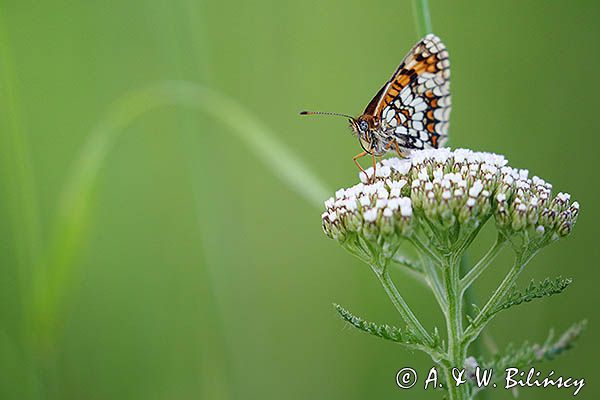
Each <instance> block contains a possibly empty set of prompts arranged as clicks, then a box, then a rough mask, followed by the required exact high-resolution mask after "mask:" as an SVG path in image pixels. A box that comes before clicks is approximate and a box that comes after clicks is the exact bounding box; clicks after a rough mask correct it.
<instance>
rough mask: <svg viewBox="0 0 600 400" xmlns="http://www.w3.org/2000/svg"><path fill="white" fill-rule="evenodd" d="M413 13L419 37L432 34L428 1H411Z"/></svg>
mask: <svg viewBox="0 0 600 400" xmlns="http://www.w3.org/2000/svg"><path fill="white" fill-rule="evenodd" d="M413 12H414V16H415V22H416V24H417V30H418V32H419V35H420V36H421V37H423V36H425V35H427V34H428V33H431V32H432V28H431V17H430V16H429V1H428V0H413Z"/></svg>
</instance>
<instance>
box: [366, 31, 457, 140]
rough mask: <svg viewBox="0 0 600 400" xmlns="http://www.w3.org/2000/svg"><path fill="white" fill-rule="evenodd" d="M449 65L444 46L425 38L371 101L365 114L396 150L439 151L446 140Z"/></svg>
mask: <svg viewBox="0 0 600 400" xmlns="http://www.w3.org/2000/svg"><path fill="white" fill-rule="evenodd" d="M450 108H451V100H450V61H449V60H448V52H447V51H446V46H444V44H443V43H442V42H441V41H440V39H439V38H438V37H437V36H435V35H433V34H429V35H427V36H425V37H424V38H423V39H422V40H421V41H419V42H418V43H417V44H416V45H415V46H414V47H413V48H412V49H411V51H410V52H409V53H408V54H407V55H406V57H405V58H404V60H402V63H400V66H399V67H398V69H397V70H396V71H395V72H394V74H393V75H392V77H391V79H390V80H389V81H388V82H387V83H386V84H385V86H384V87H383V88H382V89H381V90H380V91H379V93H377V95H376V96H375V97H374V98H373V100H371V102H370V103H369V105H368V106H367V108H366V109H365V114H370V115H372V116H374V117H375V118H376V120H378V121H379V125H380V127H381V128H380V130H381V131H382V132H384V133H385V134H386V135H391V136H393V137H394V138H395V139H396V141H397V143H398V144H399V145H400V147H403V148H406V149H423V148H427V147H434V148H437V147H440V146H442V145H443V144H444V142H445V141H446V139H447V137H448V124H449V118H450Z"/></svg>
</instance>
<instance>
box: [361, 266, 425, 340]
mask: <svg viewBox="0 0 600 400" xmlns="http://www.w3.org/2000/svg"><path fill="white" fill-rule="evenodd" d="M371 268H372V269H373V272H375V275H377V278H379V281H380V282H381V284H382V285H383V288H384V289H385V292H386V293H387V295H388V296H389V298H390V300H391V301H392V303H393V304H394V307H396V310H398V313H400V316H401V317H402V319H403V320H404V322H405V323H406V324H407V325H408V327H409V329H410V330H411V331H412V332H413V333H414V334H415V335H416V336H417V337H419V339H420V340H422V341H423V343H427V344H429V345H430V346H431V347H433V345H434V342H433V339H432V338H431V336H430V335H429V333H428V332H427V331H426V330H425V328H424V327H423V325H421V323H420V322H419V320H418V319H417V317H416V316H415V314H414V313H413V312H412V310H411V309H410V307H409V306H408V304H407V303H406V301H405V300H404V298H403V297H402V296H401V295H400V293H399V292H398V289H397V288H396V285H394V282H393V281H392V278H391V277H390V274H389V272H387V269H386V268H381V267H380V266H377V265H371Z"/></svg>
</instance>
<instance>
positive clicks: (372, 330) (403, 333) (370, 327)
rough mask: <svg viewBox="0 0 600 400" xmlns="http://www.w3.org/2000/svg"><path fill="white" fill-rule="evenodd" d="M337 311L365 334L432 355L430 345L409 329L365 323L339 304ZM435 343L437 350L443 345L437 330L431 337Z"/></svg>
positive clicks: (336, 305) (336, 307) (335, 305)
mask: <svg viewBox="0 0 600 400" xmlns="http://www.w3.org/2000/svg"><path fill="white" fill-rule="evenodd" d="M334 307H335V309H336V310H337V312H338V313H339V314H340V316H341V317H342V318H343V319H344V320H345V321H346V322H348V323H349V324H350V325H352V326H354V327H355V328H358V329H360V330H361V331H363V332H366V333H369V334H371V335H373V336H377V337H379V338H382V339H387V340H391V341H393V342H396V343H400V344H402V345H405V346H407V347H411V348H414V349H418V350H423V351H426V352H428V353H430V354H431V352H430V351H428V350H433V349H430V347H429V345H428V344H425V343H423V342H421V341H420V340H419V339H418V338H417V336H416V335H415V334H414V333H413V332H411V331H410V330H409V329H400V328H396V327H395V326H390V325H387V324H383V325H379V324H376V323H374V322H369V321H365V320H364V319H362V318H360V317H357V316H355V315H354V314H352V313H351V312H350V311H348V310H346V309H345V308H344V307H342V306H340V305H339V304H334ZM431 336H432V338H433V341H434V346H433V347H434V348H435V349H436V350H437V349H439V348H440V345H441V342H442V341H441V338H440V335H439V332H438V330H437V328H436V329H435V330H434V332H433V334H432V335H431Z"/></svg>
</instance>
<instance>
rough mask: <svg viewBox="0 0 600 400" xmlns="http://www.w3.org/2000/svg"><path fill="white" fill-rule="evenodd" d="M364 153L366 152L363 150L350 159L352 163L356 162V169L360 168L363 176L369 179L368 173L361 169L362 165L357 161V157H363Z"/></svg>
mask: <svg viewBox="0 0 600 400" xmlns="http://www.w3.org/2000/svg"><path fill="white" fill-rule="evenodd" d="M366 155H367V152H366V151H363V152H362V153H360V154H357V155H355V156H354V158H353V159H352V161H354V164H356V166H357V167H358V169H360V170H361V171H362V172H363V173H364V174H365V176H366V177H367V179H369V174H367V171H365V170H364V169H363V167H361V166H360V163H359V162H358V159H359V158H361V157H364V156H366Z"/></svg>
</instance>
